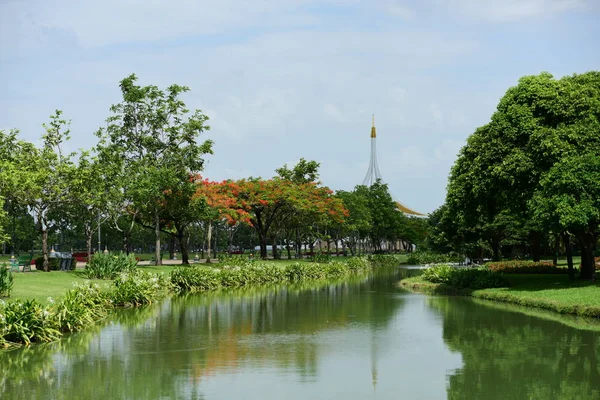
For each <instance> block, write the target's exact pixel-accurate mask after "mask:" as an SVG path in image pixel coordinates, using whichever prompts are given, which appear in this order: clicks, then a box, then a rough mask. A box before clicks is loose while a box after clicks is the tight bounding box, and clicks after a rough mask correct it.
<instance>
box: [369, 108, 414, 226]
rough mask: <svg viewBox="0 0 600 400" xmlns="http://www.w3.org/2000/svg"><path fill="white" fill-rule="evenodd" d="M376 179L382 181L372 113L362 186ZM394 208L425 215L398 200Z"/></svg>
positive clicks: (408, 213)
mask: <svg viewBox="0 0 600 400" xmlns="http://www.w3.org/2000/svg"><path fill="white" fill-rule="evenodd" d="M377 179H381V180H382V181H383V178H382V177H381V172H379V166H378V165H377V129H375V115H373V126H372V127H371V162H370V163H369V169H368V170H367V175H366V176H365V179H364V180H363V183H362V184H363V185H364V186H371V185H373V184H374V183H375V181H377ZM396 208H397V209H398V210H399V211H402V212H403V213H404V214H407V215H412V216H417V217H425V214H423V213H420V212H418V211H415V210H412V209H410V208H408V207H407V206H405V205H404V204H402V203H400V202H399V201H396Z"/></svg>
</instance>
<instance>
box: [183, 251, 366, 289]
mask: <svg viewBox="0 0 600 400" xmlns="http://www.w3.org/2000/svg"><path fill="white" fill-rule="evenodd" d="M370 269H371V264H370V263H369V261H367V259H366V258H364V257H356V258H350V259H349V260H348V261H346V262H337V261H336V262H329V263H326V264H318V263H314V262H313V263H308V262H295V263H293V264H290V265H287V266H285V267H283V266H277V265H273V264H262V263H247V264H245V265H242V266H229V265H227V266H224V267H223V268H222V269H220V270H219V269H207V268H202V267H179V268H176V269H175V270H173V272H172V273H171V283H172V284H173V285H174V287H175V289H176V290H177V291H178V292H192V293H193V292H205V291H208V290H217V289H220V288H238V287H243V286H248V285H267V284H280V283H290V282H294V283H296V282H301V281H316V280H323V279H339V278H343V277H345V276H348V275H350V274H360V273H364V272H366V271H368V270H370Z"/></svg>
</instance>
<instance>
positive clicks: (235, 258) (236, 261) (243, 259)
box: [219, 254, 256, 267]
mask: <svg viewBox="0 0 600 400" xmlns="http://www.w3.org/2000/svg"><path fill="white" fill-rule="evenodd" d="M253 262H256V259H254V258H248V256H244V255H241V254H225V255H222V254H219V263H220V264H222V265H228V266H232V267H233V266H242V265H246V264H248V263H253Z"/></svg>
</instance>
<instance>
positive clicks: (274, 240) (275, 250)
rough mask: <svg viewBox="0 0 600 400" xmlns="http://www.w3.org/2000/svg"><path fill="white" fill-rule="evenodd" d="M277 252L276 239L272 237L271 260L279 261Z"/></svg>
mask: <svg viewBox="0 0 600 400" xmlns="http://www.w3.org/2000/svg"><path fill="white" fill-rule="evenodd" d="M279 258H280V257H279V251H278V249H277V238H276V237H275V236H273V260H279Z"/></svg>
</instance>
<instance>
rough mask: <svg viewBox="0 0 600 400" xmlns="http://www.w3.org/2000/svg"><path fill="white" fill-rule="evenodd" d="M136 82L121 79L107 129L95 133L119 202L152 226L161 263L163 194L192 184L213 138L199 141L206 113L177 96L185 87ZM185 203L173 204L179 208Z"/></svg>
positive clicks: (164, 220)
mask: <svg viewBox="0 0 600 400" xmlns="http://www.w3.org/2000/svg"><path fill="white" fill-rule="evenodd" d="M136 81H137V77H136V76H135V75H130V76H129V77H127V78H125V79H123V80H122V81H121V83H120V87H121V93H122V96H123V98H122V102H121V103H119V104H116V105H113V106H112V107H111V112H112V114H113V115H112V116H110V117H109V118H108V120H107V122H108V125H107V127H106V128H104V129H101V130H100V131H99V132H98V136H99V138H100V145H99V152H100V153H101V154H102V156H103V157H104V158H105V159H108V160H112V162H119V163H120V165H121V168H120V170H119V173H118V174H117V182H119V184H120V185H121V186H122V188H123V192H124V203H125V204H126V208H127V209H128V210H129V212H130V213H134V214H135V215H136V217H137V218H138V219H139V220H140V221H143V222H144V223H145V224H147V225H152V226H153V229H154V232H155V240H156V245H155V252H156V254H155V256H156V262H157V263H158V264H160V263H161V256H160V247H161V242H160V237H161V230H162V229H163V228H164V227H165V225H166V224H167V222H168V221H167V220H166V219H165V215H164V214H165V207H166V204H167V198H166V197H167V195H169V194H171V193H173V191H174V190H179V189H180V188H181V186H182V185H183V186H185V185H186V182H187V184H189V185H190V186H194V187H195V183H194V182H193V181H190V180H189V179H188V177H189V176H194V175H195V174H197V173H198V172H200V171H201V170H202V167H203V165H204V160H203V156H205V155H206V154H207V153H212V150H211V149H212V142H211V141H208V140H207V141H204V142H201V141H199V138H200V135H201V134H202V133H203V132H204V131H205V130H207V129H209V127H208V126H206V125H205V123H206V121H207V120H208V117H207V116H206V115H204V114H203V113H202V112H201V111H200V110H196V111H195V112H193V113H191V112H190V110H188V109H187V107H186V105H185V103H184V102H183V100H181V98H180V97H181V95H183V94H184V93H186V92H188V91H189V88H188V87H186V86H179V85H171V86H169V87H168V88H167V89H166V90H161V89H159V88H158V87H156V86H151V85H150V86H139V85H137V84H136ZM185 193H195V191H194V190H185ZM190 199H191V198H190ZM188 204H190V205H191V202H187V203H186V202H185V201H179V202H177V206H178V207H185V206H187V205H188Z"/></svg>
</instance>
